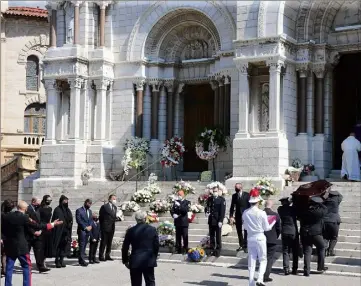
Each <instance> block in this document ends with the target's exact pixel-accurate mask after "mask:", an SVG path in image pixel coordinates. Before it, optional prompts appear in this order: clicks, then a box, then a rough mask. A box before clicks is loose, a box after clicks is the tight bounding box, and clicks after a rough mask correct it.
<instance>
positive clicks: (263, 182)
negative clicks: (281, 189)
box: [255, 178, 278, 199]
mask: <svg viewBox="0 0 361 286" xmlns="http://www.w3.org/2000/svg"><path fill="white" fill-rule="evenodd" d="M255 188H256V189H258V190H259V192H260V195H261V197H262V198H264V199H267V198H268V197H269V196H271V195H275V194H276V193H277V191H278V190H277V188H276V187H275V186H274V185H273V184H272V182H271V180H269V179H266V178H261V179H259V180H258V181H257V183H256V186H255Z"/></svg>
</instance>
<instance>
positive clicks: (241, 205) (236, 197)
mask: <svg viewBox="0 0 361 286" xmlns="http://www.w3.org/2000/svg"><path fill="white" fill-rule="evenodd" d="M235 191H236V193H235V194H233V195H232V202H231V207H230V209H229V218H230V220H231V224H234V223H236V229H237V235H238V243H239V248H238V249H237V251H241V250H242V249H243V251H244V252H246V253H247V231H246V230H244V236H243V234H242V215H243V212H244V211H245V210H246V209H248V208H249V207H250V204H249V193H247V192H244V191H243V186H242V184H240V183H237V184H236V185H235ZM235 210H236V212H235Z"/></svg>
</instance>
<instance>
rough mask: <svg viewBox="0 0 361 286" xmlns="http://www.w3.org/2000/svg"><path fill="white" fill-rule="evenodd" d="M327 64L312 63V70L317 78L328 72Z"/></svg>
mask: <svg viewBox="0 0 361 286" xmlns="http://www.w3.org/2000/svg"><path fill="white" fill-rule="evenodd" d="M326 70H327V69H326V64H325V63H314V64H312V71H313V72H314V74H315V75H316V77H317V78H324V76H325V74H326Z"/></svg>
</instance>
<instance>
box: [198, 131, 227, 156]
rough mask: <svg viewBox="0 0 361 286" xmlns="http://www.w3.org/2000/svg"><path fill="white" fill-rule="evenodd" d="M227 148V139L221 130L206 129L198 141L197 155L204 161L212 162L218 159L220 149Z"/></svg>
mask: <svg viewBox="0 0 361 286" xmlns="http://www.w3.org/2000/svg"><path fill="white" fill-rule="evenodd" d="M226 148H227V138H226V136H224V134H223V132H222V130H221V129H219V128H215V129H207V128H205V129H204V131H203V132H202V133H201V134H199V135H198V138H197V140H196V153H197V156H198V157H199V158H200V159H202V160H208V161H209V160H212V159H214V158H216V157H217V155H218V152H219V150H220V149H223V150H225V149H226Z"/></svg>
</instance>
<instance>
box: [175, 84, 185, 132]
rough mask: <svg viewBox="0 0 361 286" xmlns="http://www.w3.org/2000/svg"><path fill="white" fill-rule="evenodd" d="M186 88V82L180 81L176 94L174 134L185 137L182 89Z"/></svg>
mask: <svg viewBox="0 0 361 286" xmlns="http://www.w3.org/2000/svg"><path fill="white" fill-rule="evenodd" d="M183 88H184V83H179V84H178V87H177V90H176V91H175V95H174V135H176V136H180V137H183V131H184V126H183V122H184V120H183V117H184V106H183V98H182V94H181V93H182V91H183Z"/></svg>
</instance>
